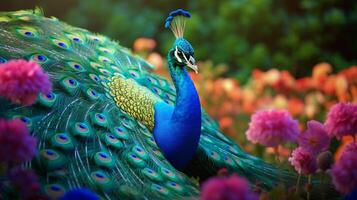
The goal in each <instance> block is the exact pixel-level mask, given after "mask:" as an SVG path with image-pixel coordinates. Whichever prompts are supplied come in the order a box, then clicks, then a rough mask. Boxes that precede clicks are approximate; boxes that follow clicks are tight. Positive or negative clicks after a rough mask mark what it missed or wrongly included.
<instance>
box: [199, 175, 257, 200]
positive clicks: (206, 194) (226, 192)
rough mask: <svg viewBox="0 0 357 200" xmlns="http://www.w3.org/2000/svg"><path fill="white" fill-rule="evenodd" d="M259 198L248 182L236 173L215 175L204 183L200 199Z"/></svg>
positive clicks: (248, 199)
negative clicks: (226, 175)
mask: <svg viewBox="0 0 357 200" xmlns="http://www.w3.org/2000/svg"><path fill="white" fill-rule="evenodd" d="M223 199H224V200H236V199H239V200H258V196H257V195H256V194H255V193H253V192H252V191H250V189H249V185H248V182H247V181H246V180H245V179H244V178H241V177H239V176H237V175H235V174H233V175H231V176H230V177H214V178H211V179H209V180H208V181H206V182H205V183H203V186H202V191H201V197H200V200H223Z"/></svg>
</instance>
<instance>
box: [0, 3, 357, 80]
mask: <svg viewBox="0 0 357 200" xmlns="http://www.w3.org/2000/svg"><path fill="white" fill-rule="evenodd" d="M34 6H41V7H42V8H43V9H44V12H45V14H46V15H53V16H56V17H58V18H60V19H62V20H64V21H67V22H68V23H70V24H73V25H75V26H80V27H84V28H88V29H90V30H92V31H96V32H100V33H102V34H104V35H108V36H110V37H112V38H115V39H117V40H119V41H121V42H122V43H123V45H124V46H129V45H131V44H132V43H133V41H134V40H135V39H136V38H137V37H150V38H155V39H156V40H157V41H159V42H158V43H159V46H158V50H159V52H161V53H165V52H167V50H168V48H169V47H170V45H171V44H172V40H173V37H172V35H171V33H169V31H167V30H164V26H163V25H164V24H163V23H164V19H165V17H166V15H167V13H168V12H169V11H171V10H173V9H175V8H179V7H180V8H184V9H187V10H189V11H191V13H192V14H193V17H192V20H190V22H189V24H188V29H187V33H186V37H187V38H188V39H189V40H190V41H191V42H192V44H193V46H194V47H195V50H196V57H197V60H212V61H213V62H214V63H216V64H217V63H226V64H229V65H230V66H232V67H231V68H230V69H229V70H228V71H227V72H226V73H230V74H231V75H234V76H236V77H237V78H238V79H240V80H246V77H247V75H248V74H249V73H250V72H251V71H252V70H253V69H254V68H256V67H259V68H261V69H263V70H266V69H268V68H271V67H276V68H277V69H287V70H289V71H290V72H291V73H292V74H294V75H296V76H298V77H300V76H304V75H307V74H309V73H310V68H309V67H307V66H313V65H315V64H317V63H318V62H320V61H326V62H329V63H331V64H332V65H333V66H335V68H336V70H341V69H343V68H346V67H348V66H349V65H350V64H354V63H356V57H355V52H357V38H356V37H355V35H356V34H357V30H356V27H357V26H356V25H357V2H356V1H343V0H323V1H311V0H302V1H296V0H294V1H280V0H249V1H247V0H225V1H215V0H195V1H187V0H184V1H178V0H175V1H170V2H168V1H165V0H155V1H147V0H131V1H111V0H64V1H28V0H17V1H8V2H2V8H4V9H7V10H11V9H13V10H14V9H23V8H33V7H34Z"/></svg>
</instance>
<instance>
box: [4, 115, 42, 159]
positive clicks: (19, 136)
mask: <svg viewBox="0 0 357 200" xmlns="http://www.w3.org/2000/svg"><path fill="white" fill-rule="evenodd" d="M0 147H1V148H0V162H16V163H18V162H24V161H30V160H31V159H32V157H33V156H34V155H35V153H36V139H35V138H34V137H32V136H31V135H30V134H29V131H28V129H27V127H26V124H25V123H23V122H22V121H21V120H19V119H14V120H8V121H7V120H4V119H0Z"/></svg>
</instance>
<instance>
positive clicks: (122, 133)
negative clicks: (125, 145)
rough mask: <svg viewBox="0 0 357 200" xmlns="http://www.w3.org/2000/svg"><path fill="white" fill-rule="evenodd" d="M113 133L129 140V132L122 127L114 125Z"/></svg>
mask: <svg viewBox="0 0 357 200" xmlns="http://www.w3.org/2000/svg"><path fill="white" fill-rule="evenodd" d="M112 133H113V134H114V135H115V136H117V137H118V138H121V139H124V140H127V139H128V138H129V135H128V133H127V132H126V131H125V130H124V129H123V128H121V127H114V128H113V131H112Z"/></svg>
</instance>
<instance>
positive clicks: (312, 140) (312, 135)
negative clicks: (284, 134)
mask: <svg viewBox="0 0 357 200" xmlns="http://www.w3.org/2000/svg"><path fill="white" fill-rule="evenodd" d="M298 142H299V146H300V147H302V148H304V149H305V150H307V151H310V152H311V153H314V154H317V153H319V152H321V151H325V150H327V148H328V147H329V145H330V137H329V136H328V135H327V132H326V130H325V127H324V125H323V124H321V123H320V122H318V121H314V120H311V121H309V122H307V129H306V130H305V131H304V133H302V134H300V135H299V138H298Z"/></svg>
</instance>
